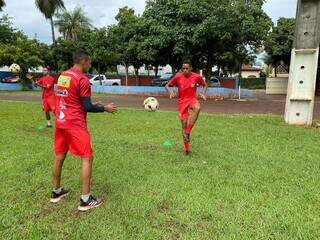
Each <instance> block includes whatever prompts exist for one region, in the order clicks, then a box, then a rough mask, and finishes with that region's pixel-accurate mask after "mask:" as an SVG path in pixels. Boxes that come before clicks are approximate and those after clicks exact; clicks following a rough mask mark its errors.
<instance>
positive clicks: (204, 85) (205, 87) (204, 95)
mask: <svg viewBox="0 0 320 240" xmlns="http://www.w3.org/2000/svg"><path fill="white" fill-rule="evenodd" d="M199 85H201V86H202V88H203V90H202V92H201V93H200V97H201V98H202V99H203V100H205V101H206V100H207V91H208V84H207V82H206V81H205V80H204V79H203V78H201V79H199Z"/></svg>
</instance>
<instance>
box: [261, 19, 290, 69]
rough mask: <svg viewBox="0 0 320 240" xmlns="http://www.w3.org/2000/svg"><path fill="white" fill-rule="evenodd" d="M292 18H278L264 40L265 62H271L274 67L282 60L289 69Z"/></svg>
mask: <svg viewBox="0 0 320 240" xmlns="http://www.w3.org/2000/svg"><path fill="white" fill-rule="evenodd" d="M294 27H295V19H294V18H280V19H279V20H278V21H277V25H276V26H274V27H273V28H272V31H271V32H270V33H269V34H268V37H267V39H266V41H265V44H264V46H265V51H266V53H267V54H268V56H267V59H266V61H267V63H269V64H272V65H273V66H274V67H275V68H277V66H278V65H279V64H280V63H281V62H283V63H284V65H285V67H286V68H287V69H289V66H290V59H291V50H292V46H293V39H294Z"/></svg>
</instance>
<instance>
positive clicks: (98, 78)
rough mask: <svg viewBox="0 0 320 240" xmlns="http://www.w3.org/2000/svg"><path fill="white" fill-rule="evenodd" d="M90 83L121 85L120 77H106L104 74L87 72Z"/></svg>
mask: <svg viewBox="0 0 320 240" xmlns="http://www.w3.org/2000/svg"><path fill="white" fill-rule="evenodd" d="M87 77H88V78H89V81H90V84H91V85H100V84H102V85H103V86H121V79H108V78H107V77H106V75H102V74H100V75H94V74H87Z"/></svg>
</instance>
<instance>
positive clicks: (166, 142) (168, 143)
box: [163, 140, 172, 147]
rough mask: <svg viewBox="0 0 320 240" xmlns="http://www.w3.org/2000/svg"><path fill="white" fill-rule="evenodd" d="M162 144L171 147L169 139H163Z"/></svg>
mask: <svg viewBox="0 0 320 240" xmlns="http://www.w3.org/2000/svg"><path fill="white" fill-rule="evenodd" d="M163 146H165V147H171V146H172V142H171V141H170V140H165V141H164V142H163Z"/></svg>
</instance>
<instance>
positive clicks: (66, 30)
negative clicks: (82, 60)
mask: <svg viewBox="0 0 320 240" xmlns="http://www.w3.org/2000/svg"><path fill="white" fill-rule="evenodd" d="M56 18H57V20H56V21H55V25H56V26H57V27H58V30H59V32H60V33H61V34H62V35H63V37H64V38H65V39H68V40H77V39H78V33H79V31H80V30H82V29H88V28H91V27H92V25H91V20H90V18H88V17H87V16H86V13H85V12H84V11H83V10H82V9H81V7H76V8H75V9H74V10H73V11H66V10H65V11H64V12H62V13H57V14H56Z"/></svg>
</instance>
